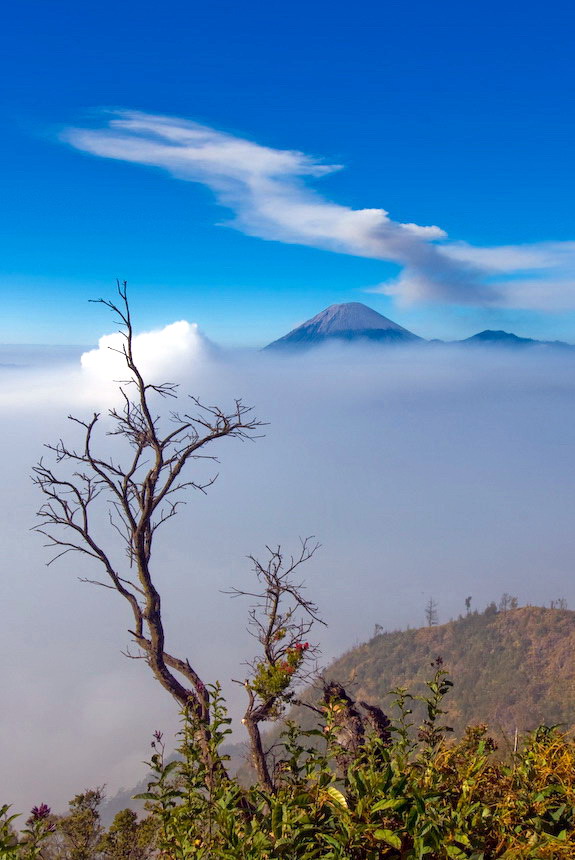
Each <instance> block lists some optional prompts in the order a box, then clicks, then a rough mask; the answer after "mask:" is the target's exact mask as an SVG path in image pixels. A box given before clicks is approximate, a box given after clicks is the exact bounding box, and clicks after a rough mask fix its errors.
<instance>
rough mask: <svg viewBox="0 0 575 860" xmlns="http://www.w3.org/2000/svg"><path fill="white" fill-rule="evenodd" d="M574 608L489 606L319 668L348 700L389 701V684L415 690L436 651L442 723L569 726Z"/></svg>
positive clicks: (573, 705)
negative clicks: (444, 690)
mask: <svg viewBox="0 0 575 860" xmlns="http://www.w3.org/2000/svg"><path fill="white" fill-rule="evenodd" d="M574 653H575V612H572V611H570V610H566V609H544V608H541V607H534V606H526V607H522V608H518V609H512V610H509V611H507V612H497V611H496V610H495V607H494V606H492V607H489V608H488V609H487V610H486V611H485V612H483V613H476V612H473V613H471V614H469V615H467V616H465V617H462V618H459V619H458V620H456V621H451V622H450V623H449V624H443V625H440V626H436V627H424V628H420V629H416V630H404V631H400V632H395V633H382V634H380V635H378V636H375V637H374V638H373V639H371V640H370V641H369V642H367V643H365V644H364V645H360V646H359V647H358V648H355V649H353V650H352V651H349V652H348V653H347V654H345V655H344V656H343V657H341V658H339V659H338V660H336V661H335V662H334V663H333V664H332V665H331V666H330V667H329V668H328V670H327V671H326V673H325V675H326V677H328V678H332V677H333V678H337V679H339V680H340V681H341V682H342V683H343V684H344V685H345V684H346V683H347V684H348V687H349V692H350V694H352V695H353V696H354V697H355V698H359V699H366V700H367V701H371V702H374V703H375V702H377V703H383V704H384V705H388V704H389V701H390V699H389V696H388V695H387V693H388V691H389V690H390V689H392V688H393V687H396V686H404V687H408V688H410V689H411V690H412V691H414V692H420V691H421V690H422V686H423V682H424V680H425V679H426V678H427V677H429V675H430V674H431V669H430V662H431V661H432V660H433V659H434V658H435V657H436V656H438V655H441V657H442V658H443V660H444V662H445V666H446V668H447V669H448V670H449V672H450V675H451V678H452V680H453V681H454V687H453V690H452V692H451V693H450V694H449V696H448V698H447V700H446V707H447V709H448V711H449V717H448V720H447V721H448V723H449V724H450V725H452V726H453V727H454V728H455V730H456V732H460V731H461V730H462V729H463V727H464V726H465V725H467V724H469V723H479V722H485V723H487V724H488V725H489V726H490V728H491V729H492V730H493V731H495V732H496V733H498V734H501V733H505V734H508V735H510V734H512V733H513V732H514V731H515V728H518V729H519V731H520V732H521V731H525V730H529V729H531V728H534V727H536V726H537V725H539V724H541V723H546V724H555V723H564V724H566V725H568V726H570V727H571V726H575V660H574V659H573V654H574Z"/></svg>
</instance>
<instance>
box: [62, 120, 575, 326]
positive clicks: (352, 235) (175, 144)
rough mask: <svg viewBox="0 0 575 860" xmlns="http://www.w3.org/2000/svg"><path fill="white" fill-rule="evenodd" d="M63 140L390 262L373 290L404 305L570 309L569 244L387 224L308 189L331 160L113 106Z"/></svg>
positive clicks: (251, 227) (276, 226)
mask: <svg viewBox="0 0 575 860" xmlns="http://www.w3.org/2000/svg"><path fill="white" fill-rule="evenodd" d="M63 139H64V140H66V141H67V142H68V143H70V144H71V145H73V146H74V147H76V148H77V149H80V150H83V151H84V152H89V153H91V154H93V155H98V156H102V157H105V158H114V159H119V160H122V161H130V162H134V163H138V164H144V165H149V166H153V167H159V168H163V169H165V170H167V171H169V173H171V174H172V176H174V177H176V178H178V179H183V180H186V181H190V182H199V183H202V184H204V185H207V186H208V187H209V188H211V189H212V191H213V192H214V193H215V194H216V197H217V199H218V201H219V202H220V203H221V204H222V205H223V206H225V207H226V208H228V209H231V210H232V211H233V212H234V218H233V219H232V220H231V221H230V222H229V223H230V225H231V226H233V227H235V228H237V229H238V230H241V231H242V232H244V233H247V234H249V235H252V236H258V237H260V238H262V239H273V240H277V241H281V242H287V243H293V244H300V245H309V246H312V247H315V248H322V249H325V250H330V251H335V252H337V253H343V254H353V255H357V256H361V257H369V258H374V259H379V260H386V261H390V262H393V263H396V264H398V265H400V266H401V267H402V271H401V273H400V275H399V277H398V278H397V279H395V280H393V281H391V282H386V283H384V284H380V285H378V286H377V287H374V288H373V289H374V291H377V292H383V293H387V294H388V295H393V296H395V297H396V298H397V299H398V300H399V301H402V302H404V303H409V302H418V301H435V302H447V303H453V304H489V305H496V306H504V307H523V308H537V309H542V310H550V311H551V310H562V309H574V308H575V277H574V276H573V271H574V269H575V242H542V243H536V244H531V245H516V246H502V247H492V248H487V247H484V248H482V247H476V246H472V245H468V244H467V243H464V242H450V241H448V237H447V234H446V233H445V231H444V230H442V229H441V228H440V227H437V226H420V225H418V224H413V223H407V224H405V223H401V222H398V221H394V220H393V219H392V218H390V217H389V213H388V212H386V210H385V209H351V208H350V207H347V206H341V205H340V204H338V203H333V202H331V201H329V200H326V199H325V198H323V197H322V196H320V195H319V194H317V193H316V192H315V191H314V190H313V189H312V188H311V187H310V186H309V184H308V183H309V182H310V180H313V179H319V178H321V177H322V176H325V175H326V174H329V173H332V172H334V171H336V170H339V169H340V165H333V164H323V163H322V162H321V161H319V160H317V159H314V158H312V157H310V156H308V155H306V154H304V153H302V152H297V151H294V150H278V149H272V148H270V147H266V146H261V145H260V144H257V143H254V142H252V141H249V140H244V139H242V138H238V137H234V136H233V135H230V134H225V133H223V132H220V131H217V130H215V129H212V128H208V127H207V126H203V125H199V124H198V123H195V122H190V121H187V120H182V119H177V118H173V117H164V116H153V115H148V114H143V113H137V112H131V111H121V112H116V113H112V114H111V115H110V118H109V120H108V122H107V125H106V126H105V127H102V128H98V129H82V128H70V129H67V130H66V131H65V132H64V134H63Z"/></svg>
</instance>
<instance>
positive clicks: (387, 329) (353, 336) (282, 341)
mask: <svg viewBox="0 0 575 860" xmlns="http://www.w3.org/2000/svg"><path fill="white" fill-rule="evenodd" d="M331 339H339V340H347V341H350V340H370V341H379V342H380V343H381V342H388V343H394V342H396V343H397V342H400V341H416V340H420V338H418V337H417V335H415V334H412V333H411V332H410V331H408V330H407V329H405V328H403V327H402V326H400V325H398V324H397V323H395V322H393V320H390V319H388V318H387V317H384V316H383V314H380V313H378V312H377V311H374V310H373V308H369V307H368V306H367V305H364V304H362V303H361V302H346V303H345V304H340V305H330V306H329V307H328V308H325V310H323V311H321V312H320V313H319V314H316V316H314V317H312V318H311V319H309V320H307V321H306V322H304V323H302V324H301V325H299V326H297V327H296V328H294V329H293V330H292V331H290V332H289V333H288V334H286V335H284V337H281V338H279V340H276V341H274V342H273V343H270V344H268V346H267V347H266V349H269V348H277V347H309V346H313V345H315V344H319V343H323V342H325V341H326V340H331Z"/></svg>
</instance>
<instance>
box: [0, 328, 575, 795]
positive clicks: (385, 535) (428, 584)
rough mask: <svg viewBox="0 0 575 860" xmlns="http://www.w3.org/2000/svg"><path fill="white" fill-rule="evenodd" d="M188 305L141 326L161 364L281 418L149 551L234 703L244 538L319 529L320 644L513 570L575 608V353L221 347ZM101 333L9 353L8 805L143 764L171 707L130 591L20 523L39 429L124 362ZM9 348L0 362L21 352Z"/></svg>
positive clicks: (246, 648) (545, 599) (287, 542)
mask: <svg viewBox="0 0 575 860" xmlns="http://www.w3.org/2000/svg"><path fill="white" fill-rule="evenodd" d="M179 326H180V328H173V327H172V328H171V329H170V330H169V331H164V332H159V333H157V335H155V336H150V338H149V339H148V341H146V340H145V339H143V340H142V341H141V342H140V345H139V348H140V356H141V361H142V363H143V365H144V367H145V369H146V371H147V372H148V373H151V374H152V376H153V377H154V378H155V381H160V380H161V379H163V378H167V379H172V380H173V379H177V381H179V382H181V383H182V389H181V390H182V393H184V392H186V391H189V392H192V393H194V394H197V395H199V396H200V397H201V398H203V399H204V400H205V401H206V402H209V403H217V404H219V405H222V406H224V405H226V404H230V403H231V401H232V400H233V398H235V397H242V398H243V399H244V400H245V401H246V402H247V403H248V404H253V405H254V406H255V411H256V413H257V415H258V416H259V417H261V418H262V419H263V420H265V421H268V422H269V426H268V427H266V428H265V437H264V438H261V439H258V440H257V441H256V442H255V443H253V444H252V443H241V442H240V441H238V440H223V441H222V442H221V443H218V444H217V446H214V453H217V454H218V455H219V457H220V460H221V463H220V465H219V466H218V467H217V469H218V471H219V473H220V474H219V478H218V480H217V482H216V484H215V485H214V486H213V487H212V488H211V490H210V491H209V493H208V495H207V496H203V495H202V494H201V493H198V492H196V493H195V494H191V495H190V497H189V502H188V504H187V505H186V506H185V507H183V508H182V509H181V511H180V514H179V516H178V518H177V519H176V520H173V521H172V522H170V523H169V524H168V525H167V526H166V527H165V530H164V534H163V535H161V534H160V535H159V537H158V541H157V546H156V555H155V559H154V567H155V570H156V573H157V578H158V581H159V583H160V586H161V589H162V591H163V594H164V605H165V617H166V627H167V632H168V643H169V648H170V650H172V651H175V652H176V653H178V654H181V655H182V656H187V657H189V659H190V661H191V662H192V664H193V665H194V666H195V667H196V668H197V669H198V670H199V671H200V673H201V674H202V675H203V678H204V680H207V681H213V680H215V679H219V680H221V682H222V683H223V685H224V690H225V691H226V692H227V694H228V698H229V701H230V704H231V706H232V710H233V713H234V715H235V716H237V715H238V714H239V712H240V707H241V704H242V691H241V689H240V688H238V687H237V686H236V685H234V684H230V679H231V678H241V677H243V674H242V673H243V669H242V666H241V663H242V660H243V659H244V658H245V657H248V656H250V654H252V653H253V650H252V649H253V644H252V640H251V639H250V638H249V637H248V635H247V634H246V632H245V622H246V609H247V607H246V606H245V605H242V604H241V602H240V601H238V600H230V598H229V597H227V596H226V595H224V594H222V590H223V589H226V588H228V587H229V586H230V585H237V586H241V585H248V584H249V582H250V565H249V563H248V562H247V561H246V559H245V556H246V555H247V554H248V553H254V554H258V553H262V554H263V551H264V545H265V544H266V543H268V544H274V545H275V544H278V543H279V544H281V545H282V546H284V547H285V548H286V549H287V550H288V551H289V549H290V548H296V547H297V543H298V538H299V537H300V536H301V537H305V536H307V535H315V536H316V537H317V539H318V540H319V541H320V542H321V544H322V548H321V551H320V552H319V553H318V554H317V555H316V556H315V557H314V559H313V560H312V561H310V562H309V563H308V564H307V566H306V568H305V570H304V572H303V573H304V576H305V579H306V581H307V583H308V593H309V595H310V596H311V597H313V598H314V599H315V600H316V601H317V603H318V604H319V606H320V607H321V611H322V613H323V617H324V618H325V620H326V621H327V622H328V624H329V626H328V627H327V629H324V628H321V629H319V628H318V630H317V637H318V638H319V640H320V643H321V647H322V650H323V654H324V660H325V661H328V660H330V659H331V658H332V657H334V656H336V655H338V654H340V653H341V652H342V651H344V650H346V649H348V648H350V647H351V646H353V645H354V644H356V643H358V642H361V641H363V640H366V639H368V638H370V637H371V636H372V634H373V629H374V625H375V624H376V623H377V624H381V625H382V626H383V627H384V628H386V629H396V628H401V627H406V626H407V625H411V626H419V625H421V624H423V623H425V617H424V607H425V603H426V601H427V600H428V599H429V597H431V596H432V597H433V598H434V599H435V600H436V601H437V603H438V612H439V620H440V621H447V620H449V619H450V618H452V617H456V616H457V615H458V614H459V613H461V612H463V611H464V609H465V605H464V601H465V598H466V597H467V596H468V595H471V596H472V608H479V609H483V608H484V606H485V605H486V604H487V603H488V602H490V601H491V600H498V599H499V597H500V596H501V594H502V592H505V591H507V592H510V593H512V594H516V595H517V596H518V598H519V601H520V603H522V604H525V603H528V602H532V603H547V604H549V601H550V600H551V599H554V598H558V597H564V598H566V599H567V601H568V605H569V606H570V607H575V586H574V577H573V572H572V566H573V557H574V555H575V552H574V550H575V545H574V544H575V540H574V537H573V535H574V534H575V530H574V529H573V514H574V504H573V496H574V486H575V484H574V481H573V477H574V475H573V442H574V439H573V436H574V427H575V374H574V371H575V358H574V357H573V356H572V355H571V354H568V353H554V352H553V351H548V352H546V351H544V350H543V351H537V350H533V351H521V352H507V351H503V352H497V351H494V350H493V349H489V350H479V349H474V350H470V349H467V350H465V349H464V348H457V347H451V348H450V347H424V348H421V347H419V348H396V349H393V348H390V349H377V348H365V349H360V348H357V347H346V348H344V347H342V348H340V349H323V350H319V351H317V352H316V353H310V354H306V355H304V356H299V357H293V358H286V357H283V356H274V355H268V354H267V353H258V352H253V353H251V352H240V353H226V352H225V351H219V350H217V349H215V348H213V347H211V346H210V345H209V344H208V343H207V342H205V341H204V340H203V339H202V338H201V337H200V335H199V334H198V333H197V331H196V329H195V328H194V327H192V326H186V325H185V324H179ZM107 345H108V342H103V343H102V348H101V349H100V351H99V352H97V353H92V354H91V356H90V357H88V358H87V359H85V360H84V366H83V368H81V367H80V365H79V363H76V364H67V363H61V362H59V361H54V360H53V359H52V360H50V358H49V356H48V355H46V356H45V357H44V358H42V356H40V357H38V355H36V356H35V357H33V358H32V359H30V353H29V352H28V354H27V359H26V361H25V362H23V363H25V364H27V365H28V366H27V367H25V368H22V367H18V366H11V367H0V380H1V384H2V388H1V392H2V393H1V394H0V408H1V410H2V416H3V418H2V426H1V431H0V432H1V434H2V451H3V458H2V459H3V462H2V475H3V485H4V492H3V494H2V498H1V502H0V504H1V505H2V511H1V516H0V529H1V532H2V537H1V539H2V548H3V575H4V585H3V591H2V593H3V599H2V605H3V611H2V625H1V629H0V637H1V644H2V651H1V653H2V670H1V686H2V709H1V717H0V719H1V722H2V732H1V736H0V745H1V746H0V760H1V761H2V769H1V774H0V803H2V802H7V803H13V804H14V810H16V811H23V812H25V811H26V810H28V809H29V808H30V806H31V805H32V804H33V803H40V802H46V803H48V804H50V805H52V806H53V807H54V808H56V809H63V808H64V807H65V804H66V801H67V800H68V799H69V798H70V797H71V796H73V794H74V793H76V792H78V791H81V790H83V789H84V788H86V787H93V786H95V785H99V784H102V783H107V785H108V792H109V794H113V793H114V792H115V790H116V789H117V788H118V787H120V786H121V785H123V786H126V787H129V786H131V785H133V784H135V783H136V782H137V781H138V780H139V779H141V778H142V777H143V775H144V774H145V768H144V767H143V765H142V764H141V762H142V760H144V759H146V758H147V757H148V752H149V739H150V735H151V732H152V731H153V730H154V729H157V728H159V729H163V730H164V731H166V732H167V733H168V735H169V734H170V733H172V732H174V731H175V730H176V728H177V713H176V706H175V704H173V703H172V701H171V700H170V698H169V697H168V696H167V694H166V693H165V692H164V691H163V690H162V689H160V687H159V686H158V685H157V684H155V683H154V682H153V681H152V680H151V679H150V676H149V670H148V669H147V667H146V666H145V665H144V663H143V662H141V661H135V660H129V659H127V658H126V657H124V656H122V653H121V652H122V650H124V649H125V648H126V646H127V645H128V643H129V635H128V633H127V632H126V631H127V628H128V627H129V625H130V618H129V615H128V612H127V606H124V604H123V601H122V600H121V599H120V597H119V596H118V595H116V594H115V593H113V592H110V591H107V590H104V589H102V588H96V587H93V586H90V585H87V584H83V583H80V582H79V581H78V578H77V577H79V576H91V575H92V576H93V575H95V574H96V573H97V571H96V569H95V568H94V567H92V566H91V564H90V562H89V560H85V559H84V558H83V557H81V556H80V555H76V556H75V557H74V556H66V557H65V558H64V559H62V560H61V561H59V562H56V563H55V564H53V565H52V566H51V567H49V568H46V566H45V564H46V562H47V561H48V560H49V558H50V555H49V552H48V550H45V549H44V548H43V546H42V544H43V540H42V539H41V537H40V536H38V535H37V534H35V533H33V532H31V531H30V527H31V526H32V525H33V524H34V522H35V511H36V510H37V508H38V507H39V504H40V503H41V498H40V495H39V492H38V490H37V489H36V488H35V487H34V486H33V485H32V483H31V481H30V478H29V474H30V470H31V466H32V465H33V464H34V462H35V461H37V460H38V459H39V457H40V456H41V455H42V443H43V442H45V441H50V440H56V439H57V438H59V437H60V436H62V437H64V438H65V439H68V440H70V441H72V440H74V439H75V440H78V439H79V436H78V434H77V432H76V430H75V428H74V426H73V425H71V424H70V423H69V422H67V420H66V415H67V414H68V413H69V412H72V413H74V414H75V415H78V416H87V415H89V414H91V412H92V411H93V410H94V409H96V410H100V409H105V407H106V405H107V404H109V403H111V402H112V401H113V398H114V395H113V390H114V389H113V386H111V383H110V381H109V380H110V378H116V379H117V378H121V377H122V376H123V375H124V376H125V373H124V374H122V372H121V371H119V370H118V368H117V367H113V361H112V363H110V361H111V359H110V356H112V357H113V354H111V353H109V352H106V350H105V347H106V346H107ZM16 353H17V351H16ZM16 353H15V352H14V350H13V351H12V355H13V358H12V360H11V361H9V362H8V361H7V362H0V363H4V364H12V365H14V364H16V365H17V364H18V363H19V362H18V355H17V354H16ZM113 444H114V440H113V439H110V438H104V441H103V446H104V448H105V449H106V450H110V446H112V445H113ZM202 468H205V466H202ZM101 526H102V528H105V526H106V524H105V521H103V522H102V524H101ZM310 638H311V637H310ZM397 680H398V682H400V681H401V679H397Z"/></svg>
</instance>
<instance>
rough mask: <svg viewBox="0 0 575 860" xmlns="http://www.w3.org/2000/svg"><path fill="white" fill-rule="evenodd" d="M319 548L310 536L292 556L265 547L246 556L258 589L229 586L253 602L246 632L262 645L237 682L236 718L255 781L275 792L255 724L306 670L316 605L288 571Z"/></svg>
mask: <svg viewBox="0 0 575 860" xmlns="http://www.w3.org/2000/svg"><path fill="white" fill-rule="evenodd" d="M318 548H319V544H318V543H312V539H311V538H306V539H305V540H302V542H301V547H300V552H299V553H298V554H297V555H291V556H286V555H284V553H283V552H282V549H281V547H279V546H278V547H276V548H275V549H272V548H270V547H269V546H268V547H266V550H267V552H268V558H267V561H265V562H261V561H259V559H257V558H256V557H255V556H249V560H250V561H251V562H252V564H253V570H254V573H255V574H256V578H257V580H258V583H260V584H261V588H260V589H258V590H257V591H244V590H242V589H239V588H233V589H231V590H230V591H229V592H228V594H231V595H232V596H233V597H250V598H252V599H253V600H255V603H254V604H253V605H252V607H251V609H250V612H249V624H248V630H249V632H250V633H251V635H252V636H253V637H254V638H255V639H256V640H257V641H258V642H259V644H260V645H261V646H262V653H261V654H260V655H258V656H257V657H256V658H255V659H254V660H252V661H251V662H250V663H248V664H247V665H248V666H249V668H250V675H249V678H247V679H246V680H245V681H243V682H238V683H242V685H243V686H244V687H245V690H246V692H247V695H248V706H247V708H246V712H245V714H244V717H243V719H242V723H243V724H244V725H245V727H246V729H247V731H248V735H249V739H250V749H251V758H252V763H253V766H254V768H255V771H256V774H257V777H258V781H259V783H260V784H261V785H262V786H264V787H265V788H266V789H267V790H268V791H270V792H272V793H273V792H274V791H275V784H274V780H273V779H272V776H271V774H270V769H269V766H268V761H267V755H266V752H265V750H264V748H263V744H262V738H261V733H260V724H261V723H263V722H265V721H266V720H273V719H277V717H279V716H280V714H281V712H282V710H283V708H284V706H285V704H286V703H288V702H290V701H291V700H292V698H293V687H294V683H295V682H297V681H303V680H305V679H307V678H309V677H310V675H311V674H312V665H313V664H314V662H315V659H314V658H315V656H316V655H317V653H318V649H317V647H316V646H315V645H310V643H309V642H306V641H304V640H305V638H306V636H307V635H308V634H309V632H310V630H311V628H312V626H313V624H314V623H315V622H316V621H317V622H319V623H320V624H325V622H324V621H322V620H321V618H320V617H319V616H318V608H317V606H316V605H315V603H313V602H312V601H311V600H308V599H307V598H306V597H304V594H303V591H304V584H303V582H300V581H296V580H294V572H295V571H296V570H297V569H298V568H299V567H300V565H302V564H304V563H305V562H306V561H308V560H309V559H310V558H311V557H312V556H313V555H314V553H315V552H316V551H317V549H318Z"/></svg>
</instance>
